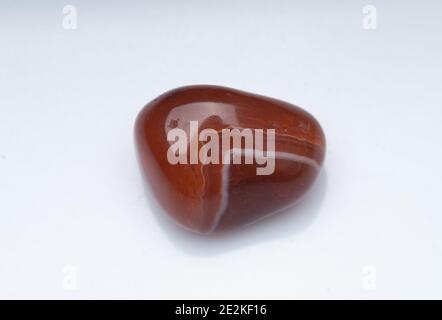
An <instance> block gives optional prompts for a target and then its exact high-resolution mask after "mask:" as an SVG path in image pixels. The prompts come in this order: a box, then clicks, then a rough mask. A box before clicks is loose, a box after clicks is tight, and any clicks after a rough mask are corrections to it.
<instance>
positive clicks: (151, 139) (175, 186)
mask: <svg viewBox="0 0 442 320" xmlns="http://www.w3.org/2000/svg"><path fill="white" fill-rule="evenodd" d="M193 123H197V124H198V132H203V131H204V130H205V129H210V130H212V132H216V133H218V134H219V141H220V146H219V150H216V151H219V154H220V161H218V162H217V161H213V162H212V163H208V164H207V163H202V162H201V161H199V160H201V157H200V158H198V157H194V159H193V160H192V159H190V157H191V152H190V153H189V154H184V153H183V152H182V151H183V150H181V151H176V150H175V149H173V145H174V143H175V142H176V141H172V140H171V139H170V136H171V133H173V132H175V131H176V130H177V129H181V131H182V132H184V133H186V134H187V136H188V140H183V141H184V142H185V143H187V144H186V145H185V148H187V151H191V149H192V148H194V149H195V148H198V151H199V152H200V155H201V152H202V151H200V150H201V148H203V147H204V145H205V144H206V143H207V142H209V141H211V140H212V139H213V138H215V137H212V139H207V140H205V141H204V140H202V141H201V140H199V139H198V138H197V136H195V135H192V128H191V126H192V124H193ZM174 129H175V130H174ZM227 129H230V130H233V129H239V130H244V129H251V130H252V131H253V132H259V130H263V131H264V133H265V132H271V129H274V132H275V135H274V141H275V152H274V168H273V171H271V174H266V175H259V174H257V172H259V168H262V167H263V164H262V163H258V160H259V159H260V158H259V157H258V156H257V157H256V158H254V161H253V163H248V164H246V163H245V157H246V155H247V154H250V153H252V154H253V150H249V149H250V145H247V144H246V142H245V140H241V147H240V148H239V150H238V148H236V149H235V150H236V154H237V156H238V157H239V158H241V159H242V161H241V163H226V162H224V160H223V157H224V156H225V154H223V151H225V150H224V149H222V147H221V141H222V140H223V139H222V138H223V137H224V136H223V134H224V132H225V131H227ZM171 130H174V131H171ZM178 132H179V131H178ZM269 137H270V135H266V136H265V137H264V139H263V141H264V145H263V150H264V152H265V151H266V150H267V149H266V148H265V146H266V145H267V147H269V146H270V145H271V143H270V138H269ZM216 138H218V137H216ZM135 140H136V146H137V152H138V158H139V162H140V167H141V170H142V172H143V175H144V177H145V179H146V181H147V183H148V185H149V186H150V188H151V190H152V192H153V194H154V195H155V197H156V199H157V200H158V202H159V204H160V206H161V207H162V208H163V209H164V211H165V212H166V213H167V214H168V215H169V216H170V217H171V218H172V219H173V220H174V221H175V222H177V223H178V224H179V225H181V226H182V227H184V228H186V229H189V230H192V231H195V232H199V233H211V232H215V231H222V230H226V229H231V228H233V227H238V226H243V225H246V224H249V223H252V222H254V221H256V220H258V219H260V218H262V217H265V216H269V215H271V214H274V213H276V212H278V211H281V210H283V209H285V208H287V207H290V206H292V205H293V204H295V203H296V202H297V201H298V200H299V199H301V197H302V196H303V195H304V194H305V193H306V191H307V190H308V189H309V188H310V186H311V185H312V184H313V182H314V180H315V179H316V177H317V175H318V173H319V170H320V168H321V166H322V164H323V161H324V156H325V137H324V133H323V131H322V129H321V126H320V125H319V123H318V121H317V120H316V119H315V118H314V117H313V116H312V115H310V114H309V113H308V112H306V111H304V110H302V109H301V108H299V107H297V106H295V105H292V104H289V103H287V102H284V101H280V100H276V99H273V98H269V97H265V96H260V95H257V94H252V93H248V92H244V91H240V90H236V89H231V88H225V87H219V86H210V85H195V86H187V87H181V88H177V89H174V90H171V91H168V92H166V93H164V94H162V95H161V96H159V97H157V98H156V99H154V100H153V101H151V102H149V103H148V104H147V105H146V106H145V107H144V108H143V109H142V110H141V112H140V113H139V115H138V117H137V120H136V123H135ZM215 140H218V139H213V141H215ZM224 140H225V139H224ZM232 141H233V140H232ZM258 141H259V140H258V136H256V135H255V140H254V145H253V146H252V148H254V147H255V149H256V146H257V144H258ZM170 150H173V152H171V151H170ZM214 150H215V149H212V151H211V152H209V153H208V154H209V155H212V156H213V154H214V153H213V151H214ZM175 151H176V152H175ZM184 151H186V150H184ZM229 151H230V152H231V154H234V150H233V149H230V150H229ZM168 152H169V153H170V154H169V155H172V156H174V155H181V156H182V158H180V159H181V160H183V161H181V162H180V163H171V161H170V158H168ZM255 152H256V150H255ZM255 154H257V153H255ZM264 154H266V153H264ZM267 155H271V153H267ZM185 160H187V161H185ZM175 162H176V161H175ZM269 172H270V171H269Z"/></svg>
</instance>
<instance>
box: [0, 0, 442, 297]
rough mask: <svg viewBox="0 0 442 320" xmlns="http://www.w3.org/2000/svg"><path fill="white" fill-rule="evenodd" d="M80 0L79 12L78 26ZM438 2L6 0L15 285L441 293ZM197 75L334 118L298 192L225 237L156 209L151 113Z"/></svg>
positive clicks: (22, 289) (1, 218) (7, 256)
mask: <svg viewBox="0 0 442 320" xmlns="http://www.w3.org/2000/svg"><path fill="white" fill-rule="evenodd" d="M65 4H74V5H75V6H76V8H77V10H78V29H77V30H64V29H63V28H62V19H63V15H62V7H63V6H64V5H65ZM366 4H372V5H375V6H376V8H377V13H378V21H377V22H378V27H377V29H376V30H365V29H363V28H362V19H363V13H362V8H363V6H364V5H366ZM441 12H442V3H441V2H440V1H399V0H396V1H393V0H392V1H388V2H386V1H380V0H379V1H371V2H369V3H367V2H365V1H339V3H338V2H337V1H333V3H331V1H233V0H231V1H223V2H221V1H175V2H168V3H161V2H159V1H158V2H148V1H146V2H144V1H139V2H129V1H124V2H123V1H121V2H111V3H109V2H104V1H103V2H101V3H100V2H98V1H94V2H92V1H79V0H78V1H74V2H73V3H63V2H60V1H46V2H43V1H40V2H36V1H33V2H32V1H28V2H27V3H26V2H14V1H3V2H2V3H1V4H0V61H1V65H0V298H442V271H441V270H442V233H441V228H442V204H441V194H440V192H441V182H442V169H441V163H442V152H441V143H440V138H441V136H442V125H441V120H442V109H441V108H442V105H441V97H442V81H441V78H440V74H441V71H442V62H441V57H442V47H441V46H442V44H441V33H442V20H441V18H440V15H441ZM197 83H204V84H218V85H224V86H230V87H234V88H238V89H242V90H246V91H251V92H255V93H260V94H264V95H268V96H272V97H275V98H279V99H283V100H286V101H289V102H292V103H295V104H297V105H300V106H302V107H304V108H305V109H307V110H308V111H310V112H311V113H312V114H314V115H315V116H316V117H317V119H318V120H319V121H320V122H321V124H322V125H323V128H324V130H325V133H326V136H327V141H328V153H327V157H326V162H325V170H324V171H323V172H322V175H321V176H320V178H319V180H318V181H317V183H316V185H315V187H314V188H313V189H312V191H311V193H310V195H309V197H308V198H307V199H306V201H305V202H304V203H303V204H302V205H300V207H299V208H296V209H294V210H293V212H291V213H288V214H285V215H282V216H279V217H275V218H272V219H269V220H267V221H263V222H261V223H259V224H257V225H254V226H253V227H250V228H248V229H246V230H244V231H243V232H239V233H235V234H233V235H229V236H228V237H222V238H206V237H199V236H195V235H193V234H189V233H187V232H185V231H181V230H179V229H177V228H176V227H175V226H174V225H172V224H170V223H169V222H168V221H167V220H165V219H164V218H162V217H161V216H158V215H157V214H155V213H153V212H152V211H155V204H154V203H153V202H152V200H151V199H149V198H148V197H146V196H145V194H144V191H143V185H142V180H141V176H140V174H139V170H138V166H137V163H136V159H135V154H134V146H133V130H132V129H133V122H134V119H135V117H136V115H137V113H138V111H139V110H140V109H141V108H142V106H143V105H144V104H145V103H147V102H148V101H150V100H151V99H153V98H155V97H156V96H157V95H159V94H161V93H162V92H164V91H166V90H168V89H171V88H174V87H177V86H182V85H188V84H197ZM374 271H375V272H374ZM373 272H374V273H373ZM67 278H68V279H67ZM371 280H376V281H375V284H376V287H375V288H374V287H373V286H372V285H371V284H373V282H370V281H371ZM367 281H368V282H367Z"/></svg>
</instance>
